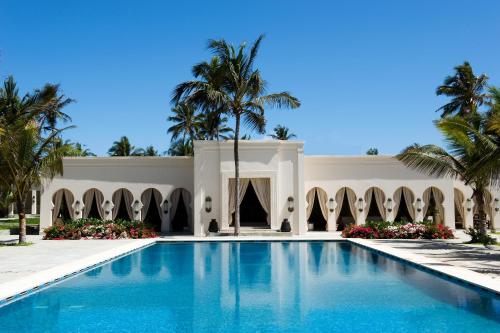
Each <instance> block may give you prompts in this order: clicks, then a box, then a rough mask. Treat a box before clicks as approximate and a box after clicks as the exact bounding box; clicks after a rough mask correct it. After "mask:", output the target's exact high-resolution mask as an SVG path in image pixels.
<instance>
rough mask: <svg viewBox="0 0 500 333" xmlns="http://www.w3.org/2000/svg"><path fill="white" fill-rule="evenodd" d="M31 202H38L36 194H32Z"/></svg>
mask: <svg viewBox="0 0 500 333" xmlns="http://www.w3.org/2000/svg"><path fill="white" fill-rule="evenodd" d="M31 202H32V203H35V202H36V195H34V196H32V197H31Z"/></svg>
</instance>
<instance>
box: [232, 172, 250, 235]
mask: <svg viewBox="0 0 500 333" xmlns="http://www.w3.org/2000/svg"><path fill="white" fill-rule="evenodd" d="M235 184H236V180H235V179H234V178H233V179H229V221H230V224H231V225H232V224H233V213H234V212H235V211H236V201H235V200H234V196H235V190H236V188H235V186H236V185H235ZM248 184H250V179H248V178H240V186H239V191H240V200H239V202H238V205H240V204H241V202H242V201H243V198H244V197H245V193H246V191H247V188H248Z"/></svg>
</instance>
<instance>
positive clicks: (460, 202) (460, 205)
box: [453, 188, 465, 223]
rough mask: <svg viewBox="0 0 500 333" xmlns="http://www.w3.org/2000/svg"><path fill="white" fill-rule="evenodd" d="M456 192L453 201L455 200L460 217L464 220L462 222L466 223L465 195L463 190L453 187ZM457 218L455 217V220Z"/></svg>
mask: <svg viewBox="0 0 500 333" xmlns="http://www.w3.org/2000/svg"><path fill="white" fill-rule="evenodd" d="M453 192H454V194H455V195H454V197H453V201H454V202H455V208H456V211H457V212H458V215H460V219H461V220H462V223H465V210H464V195H463V194H462V192H461V191H460V190H458V189H456V188H455V189H453ZM456 219H457V218H456V217H455V220H456Z"/></svg>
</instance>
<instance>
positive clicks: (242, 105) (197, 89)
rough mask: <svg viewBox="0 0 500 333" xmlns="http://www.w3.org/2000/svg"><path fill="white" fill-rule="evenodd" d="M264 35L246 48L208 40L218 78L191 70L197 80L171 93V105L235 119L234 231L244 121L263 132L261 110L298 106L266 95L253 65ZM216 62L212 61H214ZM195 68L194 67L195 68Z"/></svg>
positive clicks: (289, 97) (292, 99)
mask: <svg viewBox="0 0 500 333" xmlns="http://www.w3.org/2000/svg"><path fill="white" fill-rule="evenodd" d="M262 38H263V36H260V37H259V38H258V39H257V40H256V41H255V43H253V45H252V46H251V47H250V49H249V50H247V47H246V44H244V43H243V44H241V45H240V46H239V47H237V48H236V47H234V46H232V45H230V44H229V43H227V42H226V41H225V40H223V39H222V40H210V41H209V43H208V48H209V50H210V51H212V53H213V54H214V57H216V58H217V60H216V63H217V67H218V70H220V72H219V73H220V74H219V76H218V80H207V79H206V78H205V77H204V76H203V75H197V74H198V73H197V72H196V71H195V70H193V74H194V76H195V78H196V79H197V80H192V81H187V82H183V83H181V84H179V85H178V86H177V87H176V88H175V90H174V92H173V96H172V102H173V103H174V104H177V103H179V102H180V101H182V100H184V101H186V102H188V103H192V104H193V105H196V106H197V107H199V108H201V109H211V110H219V112H221V113H224V114H227V115H229V116H231V117H234V119H235V127H234V168H235V202H236V209H235V218H234V232H235V235H238V234H239V230H240V207H239V204H238V203H239V198H240V195H241V194H240V191H239V187H240V175H239V172H240V171H239V170H240V169H239V149H238V147H239V146H238V141H239V136H240V127H241V123H242V122H243V124H244V125H247V126H248V127H249V128H250V129H254V130H257V131H258V132H260V133H264V129H265V117H264V109H265V107H266V106H270V107H278V108H281V107H288V108H298V107H299V106H300V102H299V100H298V99H297V98H295V97H293V96H292V95H290V94H289V93H288V92H281V93H275V94H266V82H265V81H264V80H263V78H262V77H261V74H260V71H259V70H258V69H255V68H254V62H255V59H256V57H257V53H258V51H259V46H260V43H261V41H262ZM213 61H214V62H215V60H213ZM194 69H196V67H195V68H194Z"/></svg>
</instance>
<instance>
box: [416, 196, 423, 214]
mask: <svg viewBox="0 0 500 333" xmlns="http://www.w3.org/2000/svg"><path fill="white" fill-rule="evenodd" d="M415 206H416V207H417V212H421V211H422V199H420V198H418V199H417V203H416V204H415Z"/></svg>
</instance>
